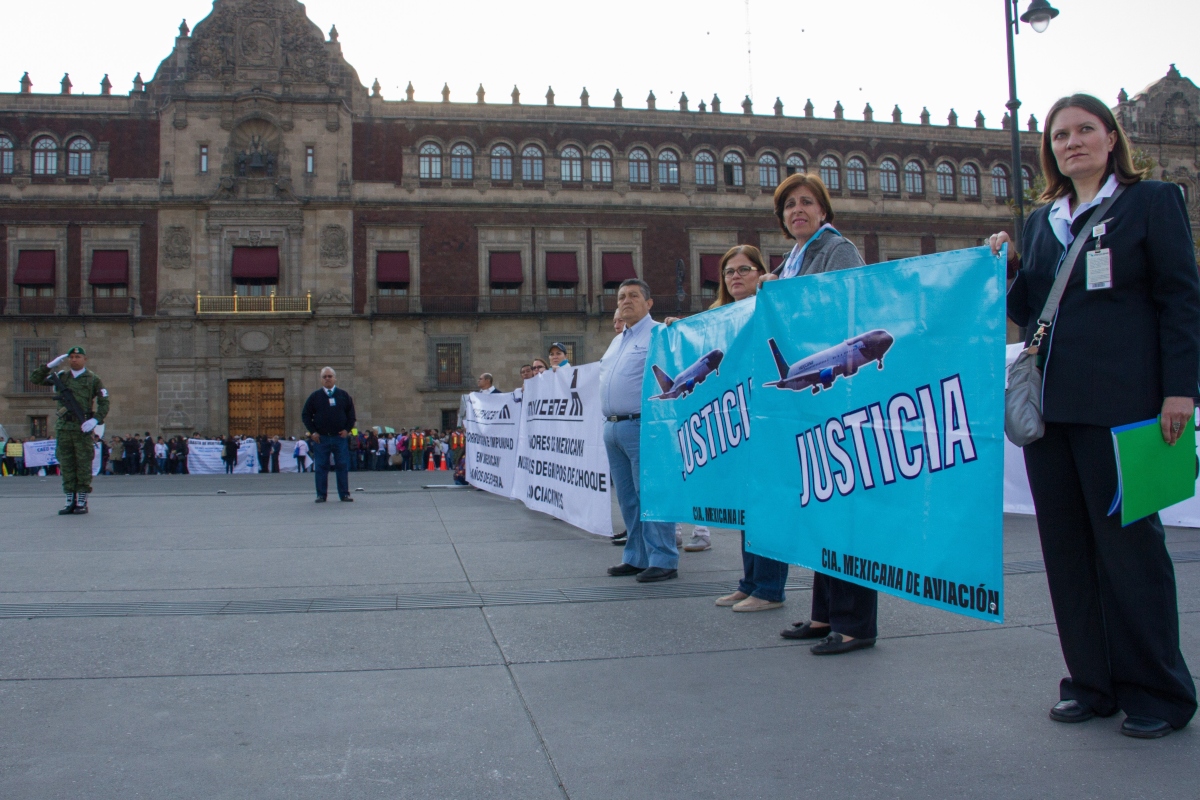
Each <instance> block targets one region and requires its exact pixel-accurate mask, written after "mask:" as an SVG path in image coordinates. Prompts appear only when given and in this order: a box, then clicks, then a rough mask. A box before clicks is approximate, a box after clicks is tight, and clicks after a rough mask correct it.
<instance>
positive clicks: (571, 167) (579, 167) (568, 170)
mask: <svg viewBox="0 0 1200 800" xmlns="http://www.w3.org/2000/svg"><path fill="white" fill-rule="evenodd" d="M558 157H559V168H560V170H561V172H562V179H563V183H579V182H580V181H582V180H583V152H582V151H581V150H580V149H579V148H578V147H564V148H563V149H562V152H561V153H559V156H558Z"/></svg>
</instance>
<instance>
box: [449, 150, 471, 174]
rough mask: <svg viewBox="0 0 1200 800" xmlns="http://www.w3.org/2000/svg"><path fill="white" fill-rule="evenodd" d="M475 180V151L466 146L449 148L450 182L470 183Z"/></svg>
mask: <svg viewBox="0 0 1200 800" xmlns="http://www.w3.org/2000/svg"><path fill="white" fill-rule="evenodd" d="M474 179H475V151H474V150H472V149H471V146H470V145H467V144H456V145H454V147H451V148H450V180H454V181H470V180H474Z"/></svg>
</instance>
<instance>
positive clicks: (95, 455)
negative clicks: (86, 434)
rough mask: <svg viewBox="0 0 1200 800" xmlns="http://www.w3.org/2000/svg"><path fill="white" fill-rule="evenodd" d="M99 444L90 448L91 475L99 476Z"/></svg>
mask: <svg viewBox="0 0 1200 800" xmlns="http://www.w3.org/2000/svg"><path fill="white" fill-rule="evenodd" d="M100 463H101V461H100V443H99V442H96V444H95V445H93V446H92V475H99V474H100Z"/></svg>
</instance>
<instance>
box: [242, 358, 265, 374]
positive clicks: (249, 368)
mask: <svg viewBox="0 0 1200 800" xmlns="http://www.w3.org/2000/svg"><path fill="white" fill-rule="evenodd" d="M262 376H263V362H262V361H260V360H258V359H251V360H249V361H247V362H246V377H247V378H261V377H262Z"/></svg>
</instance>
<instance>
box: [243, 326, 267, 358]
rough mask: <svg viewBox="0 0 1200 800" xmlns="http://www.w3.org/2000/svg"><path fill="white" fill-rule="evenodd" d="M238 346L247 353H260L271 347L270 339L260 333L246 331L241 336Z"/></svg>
mask: <svg viewBox="0 0 1200 800" xmlns="http://www.w3.org/2000/svg"><path fill="white" fill-rule="evenodd" d="M239 344H241V346H242V349H243V350H245V351H246V352H248V353H261V352H262V351H264V350H266V349H267V348H268V347H270V346H271V337H270V336H268V335H267V334H265V333H264V332H262V331H246V332H245V333H243V334H242V335H241V338H240V340H239Z"/></svg>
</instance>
